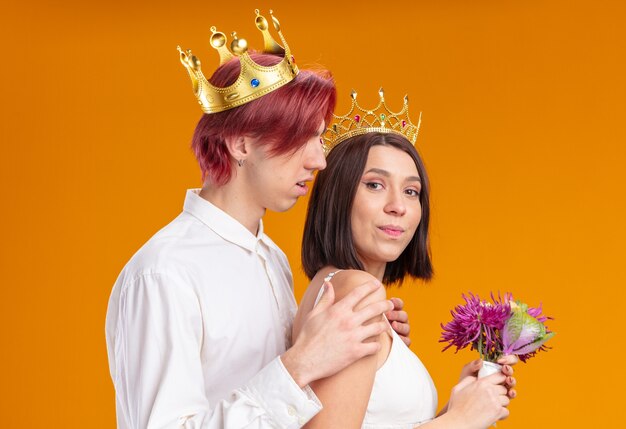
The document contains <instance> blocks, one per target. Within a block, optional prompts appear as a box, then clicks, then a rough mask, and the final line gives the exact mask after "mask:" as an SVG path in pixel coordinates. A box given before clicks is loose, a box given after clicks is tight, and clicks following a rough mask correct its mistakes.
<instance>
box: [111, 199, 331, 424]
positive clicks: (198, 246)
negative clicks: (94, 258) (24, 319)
mask: <svg viewBox="0 0 626 429" xmlns="http://www.w3.org/2000/svg"><path fill="white" fill-rule="evenodd" d="M296 309H297V306H296V302H295V299H294V296H293V280H292V277H291V270H290V268H289V263H288V261H287V258H286V257H285V255H284V253H283V252H282V251H281V250H280V249H279V248H278V247H277V246H276V245H275V244H274V243H273V242H272V241H271V240H270V239H269V237H267V236H266V235H265V234H264V233H263V224H262V222H261V223H260V225H259V231H258V234H257V235H256V236H254V235H253V234H252V233H250V231H248V230H247V229H246V228H245V227H244V226H243V225H241V224H240V223H239V222H237V221H236V220H235V219H233V218H232V217H230V216H229V215H227V214H226V213H224V212H223V211H221V210H220V209H218V208H217V207H215V206H214V205H212V204H211V203H209V202H208V201H206V200H204V199H203V198H201V197H200V196H199V195H198V190H188V191H187V195H186V198H185V204H184V209H183V212H182V213H181V214H180V215H179V216H178V217H177V218H176V219H174V220H173V221H172V222H171V223H170V224H169V225H167V226H166V227H165V228H163V229H162V230H161V231H159V232H158V233H157V234H155V235H154V236H153V237H152V238H151V239H150V240H149V241H148V242H147V243H146V244H145V245H144V246H143V247H142V248H141V249H140V250H139V251H138V252H137V253H136V254H135V255H134V256H133V258H132V259H131V260H130V261H129V262H128V264H127V265H126V267H125V268H124V270H123V271H122V273H121V274H120V276H119V278H118V279H117V282H116V283H115V286H114V287H113V291H112V293H111V298H110V300H109V307H108V311H107V319H106V339H107V350H108V355H109V366H110V371H111V377H112V379H113V383H114V384H115V390H116V410H117V424H118V428H119V429H140V428H150V429H157V428H159V429H161V428H184V429H191V428H194V429H196V428H197V429H200V428H203V429H209V428H225V429H226V428H229V429H230V428H299V427H301V426H302V425H304V424H305V423H306V422H307V421H308V420H310V419H311V418H312V417H313V416H314V415H315V414H317V412H319V410H320V409H321V404H320V403H319V401H318V400H317V398H316V397H315V395H314V394H313V392H312V391H311V390H310V389H309V388H308V387H305V388H304V389H301V388H299V387H298V385H297V384H296V383H295V382H294V381H293V379H292V378H291V376H290V375H289V373H288V372H287V371H286V369H285V368H284V366H283V365H282V363H281V361H280V359H279V358H278V356H279V355H281V354H282V353H284V352H285V350H287V348H288V347H290V345H291V326H292V322H293V318H294V315H295V313H296Z"/></svg>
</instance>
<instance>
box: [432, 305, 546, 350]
mask: <svg viewBox="0 0 626 429" xmlns="http://www.w3.org/2000/svg"><path fill="white" fill-rule="evenodd" d="M463 299H464V300H465V304H464V305H457V306H456V307H455V308H454V310H453V311H451V313H452V321H450V322H448V323H447V324H446V325H443V324H441V327H442V328H443V332H442V334H441V339H440V340H439V342H442V343H448V345H447V346H446V347H445V348H444V349H443V350H444V351H445V350H447V349H448V348H450V347H452V346H455V347H456V351H455V353H456V352H458V351H459V350H460V349H463V348H465V347H467V346H470V347H471V350H478V353H479V354H480V358H481V359H482V360H484V361H487V362H496V361H497V360H498V359H499V358H500V357H501V356H504V355H510V354H514V355H517V356H518V357H519V359H520V360H521V361H522V362H526V361H527V360H528V359H530V358H531V357H533V356H535V355H536V354H537V353H538V352H539V351H542V350H546V349H547V348H549V347H546V346H545V343H546V341H548V340H549V339H550V338H552V337H553V336H554V332H551V331H550V330H549V329H548V327H547V326H546V325H545V322H546V321H547V320H549V319H552V318H551V317H547V316H544V315H542V308H541V305H539V307H537V308H530V307H528V305H526V304H524V303H523V302H521V301H514V300H513V295H512V294H510V293H507V294H505V295H504V297H500V295H499V294H498V298H497V299H496V298H495V297H494V296H493V294H491V302H490V301H486V300H482V299H480V297H479V296H478V295H474V294H472V293H470V294H469V296H466V295H463Z"/></svg>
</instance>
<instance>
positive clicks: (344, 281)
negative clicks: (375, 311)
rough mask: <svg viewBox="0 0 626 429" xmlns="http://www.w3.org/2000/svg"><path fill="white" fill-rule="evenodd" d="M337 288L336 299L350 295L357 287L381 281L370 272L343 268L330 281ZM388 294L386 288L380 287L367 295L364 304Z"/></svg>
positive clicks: (378, 299)
mask: <svg viewBox="0 0 626 429" xmlns="http://www.w3.org/2000/svg"><path fill="white" fill-rule="evenodd" d="M330 282H331V283H332V285H333V288H334V289H335V301H338V300H340V299H341V298H343V297H344V296H346V295H348V294H349V293H350V292H352V291H353V290H354V289H356V288H357V287H359V286H361V285H362V284H365V283H368V282H376V283H380V282H379V280H378V279H377V278H376V277H374V276H373V275H371V274H370V273H368V272H366V271H362V270H341V271H339V272H337V273H336V274H335V275H334V276H333V278H332V279H331V281H330ZM386 296H387V294H386V293H385V288H384V287H381V288H378V289H377V290H376V291H375V292H374V293H372V294H370V295H368V296H367V297H365V298H364V299H363V301H362V303H363V304H368V303H370V302H374V301H380V300H383V299H385V298H386Z"/></svg>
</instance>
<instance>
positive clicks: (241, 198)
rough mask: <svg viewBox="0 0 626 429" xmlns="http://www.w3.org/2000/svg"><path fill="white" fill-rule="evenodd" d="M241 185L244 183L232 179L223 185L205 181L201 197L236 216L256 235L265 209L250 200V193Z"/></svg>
mask: <svg viewBox="0 0 626 429" xmlns="http://www.w3.org/2000/svg"><path fill="white" fill-rule="evenodd" d="M241 187H242V184H240V183H238V181H236V180H230V181H229V182H228V183H227V184H225V185H223V186H216V185H213V184H209V183H206V182H205V184H204V186H203V187H202V190H201V191H200V197H202V198H204V199H205V200H207V201H208V202H210V203H211V204H213V205H214V206H216V207H217V208H219V209H220V210H222V211H223V212H224V213H226V214H228V215H229V216H231V217H232V218H234V219H235V220H236V221H237V222H239V223H240V224H242V225H243V226H244V227H245V228H246V229H247V230H248V231H250V232H251V233H252V234H253V235H255V236H256V235H257V233H258V231H259V222H260V220H261V218H262V217H263V215H264V214H265V209H264V208H262V207H255V206H256V204H254V202H252V201H250V200H249V198H248V193H247V192H246V190H245V189H240V188H241Z"/></svg>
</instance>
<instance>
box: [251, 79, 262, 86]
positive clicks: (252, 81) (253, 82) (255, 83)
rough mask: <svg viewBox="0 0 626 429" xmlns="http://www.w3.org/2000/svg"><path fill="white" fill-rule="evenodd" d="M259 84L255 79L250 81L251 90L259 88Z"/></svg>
mask: <svg viewBox="0 0 626 429" xmlns="http://www.w3.org/2000/svg"><path fill="white" fill-rule="evenodd" d="M260 84H261V82H259V80H258V79H256V78H254V79H252V80H251V81H250V86H251V87H252V88H256V87H257V86H259V85H260Z"/></svg>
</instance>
